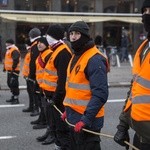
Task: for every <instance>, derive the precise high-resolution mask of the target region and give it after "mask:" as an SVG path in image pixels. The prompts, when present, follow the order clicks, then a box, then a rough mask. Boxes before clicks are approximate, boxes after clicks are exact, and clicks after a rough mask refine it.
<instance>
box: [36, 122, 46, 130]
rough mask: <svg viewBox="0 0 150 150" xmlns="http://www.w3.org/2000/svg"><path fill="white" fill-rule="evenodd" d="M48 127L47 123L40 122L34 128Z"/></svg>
mask: <svg viewBox="0 0 150 150" xmlns="http://www.w3.org/2000/svg"><path fill="white" fill-rule="evenodd" d="M46 127H47V125H46V122H45V123H44V122H39V123H38V124H36V125H34V126H33V129H44V128H46Z"/></svg>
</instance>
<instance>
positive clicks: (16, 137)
mask: <svg viewBox="0 0 150 150" xmlns="http://www.w3.org/2000/svg"><path fill="white" fill-rule="evenodd" d="M0 69H1V76H0V85H1V90H0V114H1V121H0V147H1V148H0V149H2V150H41V149H44V150H53V149H54V145H53V144H52V145H47V146H43V145H41V144H40V143H38V142H37V141H36V137H38V136H40V135H42V134H43V133H44V132H45V129H42V130H33V129H32V125H31V124H30V122H31V121H33V120H36V117H30V116H29V113H23V112H22V109H23V108H25V107H27V105H28V97H27V92H26V90H25V86H26V85H25V80H24V79H23V78H22V76H20V79H19V81H20V89H21V91H20V104H19V105H16V106H12V105H9V104H8V103H6V102H5V100H6V99H9V98H10V92H9V90H8V87H7V85H6V74H5V73H3V72H2V64H0ZM131 78H132V76H131V67H130V65H129V64H127V63H124V64H122V66H121V67H119V68H118V67H111V71H110V72H109V73H108V81H109V87H110V88H109V90H110V92H109V100H108V103H107V104H106V107H105V108H106V111H105V124H104V128H103V129H102V133H106V134H110V135H114V133H115V131H116V126H117V123H118V116H119V114H120V111H121V108H122V106H123V100H122V99H125V97H126V92H127V91H128V89H129V88H128V86H129V83H130V80H131ZM120 87H121V88H120ZM23 89H24V90H23ZM115 100H117V101H115ZM130 135H131V136H133V131H132V130H130ZM101 139H102V142H101V145H102V150H104V149H105V150H123V149H124V148H122V147H120V146H119V145H117V144H116V143H115V142H114V141H113V139H111V138H107V137H101Z"/></svg>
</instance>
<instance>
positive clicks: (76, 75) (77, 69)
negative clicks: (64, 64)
mask: <svg viewBox="0 0 150 150" xmlns="http://www.w3.org/2000/svg"><path fill="white" fill-rule="evenodd" d="M95 54H100V55H102V56H103V57H104V55H103V54H102V53H101V52H100V51H99V50H98V49H97V48H96V46H95V47H93V48H91V49H89V50H87V51H86V52H85V53H84V54H82V56H81V57H80V58H79V60H78V61H77V63H76V64H75V66H74V68H73V69H72V71H71V73H70V66H71V62H72V60H73V58H72V59H71V61H70V63H69V66H68V69H67V82H66V96H65V99H64V102H63V104H64V106H69V107H71V108H72V109H73V110H75V111H76V112H78V113H80V114H84V112H85V110H86V107H87V105H88V103H89V101H90V99H91V97H92V94H91V89H90V83H89V80H87V79H86V77H85V73H84V71H85V68H86V66H87V64H88V61H89V59H90V58H91V57H93V56H94V55H95ZM105 59H106V57H105ZM102 116H104V107H102V108H101V109H100V110H99V112H98V113H97V115H96V117H102Z"/></svg>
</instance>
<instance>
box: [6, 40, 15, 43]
mask: <svg viewBox="0 0 150 150" xmlns="http://www.w3.org/2000/svg"><path fill="white" fill-rule="evenodd" d="M5 43H9V44H14V43H15V42H14V40H13V39H8V40H6V42H5Z"/></svg>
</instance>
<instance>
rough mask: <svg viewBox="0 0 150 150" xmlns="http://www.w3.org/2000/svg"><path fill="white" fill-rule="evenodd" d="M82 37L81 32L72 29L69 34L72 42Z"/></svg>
mask: <svg viewBox="0 0 150 150" xmlns="http://www.w3.org/2000/svg"><path fill="white" fill-rule="evenodd" d="M80 37H81V33H80V32H77V31H71V32H70V34H69V38H70V42H74V41H77V40H78V39H79V38H80Z"/></svg>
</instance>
